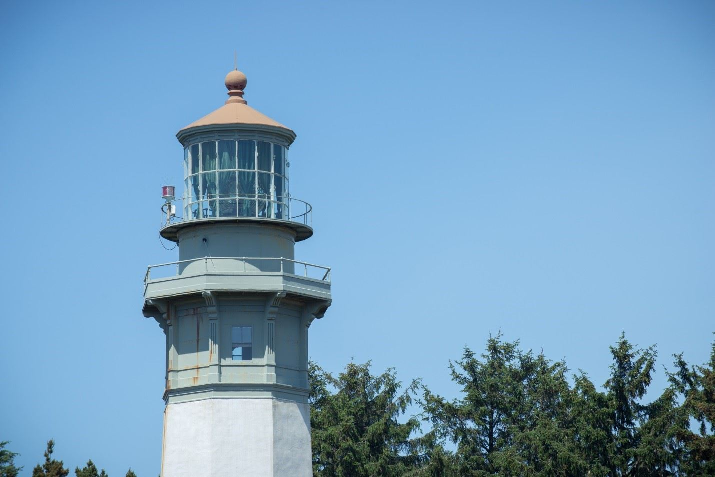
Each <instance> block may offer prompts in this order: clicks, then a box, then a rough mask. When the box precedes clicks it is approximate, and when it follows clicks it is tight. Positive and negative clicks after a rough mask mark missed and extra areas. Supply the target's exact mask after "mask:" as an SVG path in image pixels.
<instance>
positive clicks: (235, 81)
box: [224, 70, 248, 91]
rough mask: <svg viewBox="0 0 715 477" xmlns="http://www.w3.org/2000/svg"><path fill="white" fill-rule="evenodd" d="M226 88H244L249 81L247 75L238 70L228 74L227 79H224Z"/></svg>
mask: <svg viewBox="0 0 715 477" xmlns="http://www.w3.org/2000/svg"><path fill="white" fill-rule="evenodd" d="M224 83H225V84H226V88H227V89H228V90H229V91H231V90H243V89H244V88H245V87H246V84H247V83H248V80H247V79H246V75H244V74H243V73H242V72H240V71H238V70H233V71H231V72H230V73H229V74H227V75H226V80H225V81H224Z"/></svg>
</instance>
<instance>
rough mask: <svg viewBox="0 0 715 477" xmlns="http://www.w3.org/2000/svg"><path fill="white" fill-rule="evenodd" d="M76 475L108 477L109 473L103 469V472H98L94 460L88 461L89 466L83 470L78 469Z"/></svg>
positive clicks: (80, 476) (81, 476)
mask: <svg viewBox="0 0 715 477" xmlns="http://www.w3.org/2000/svg"><path fill="white" fill-rule="evenodd" d="M74 473H75V475H76V476H77V477H108V476H107V473H106V472H104V469H102V471H101V472H99V471H97V466H96V465H94V462H92V459H90V460H88V461H87V465H85V466H84V467H83V468H81V469H80V468H79V467H76V468H75V469H74Z"/></svg>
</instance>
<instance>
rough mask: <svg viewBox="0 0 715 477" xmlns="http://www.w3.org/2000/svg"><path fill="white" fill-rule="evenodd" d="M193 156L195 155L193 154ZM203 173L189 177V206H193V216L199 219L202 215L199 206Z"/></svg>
mask: <svg viewBox="0 0 715 477" xmlns="http://www.w3.org/2000/svg"><path fill="white" fill-rule="evenodd" d="M192 157H193V156H192ZM200 178H201V175H200V174H193V175H192V176H191V177H190V178H189V179H190V181H191V202H190V205H189V207H190V208H191V217H192V218H194V219H198V218H199V217H201V213H200V212H201V211H200V208H199V202H198V201H199V199H201V187H200V186H201V180H200Z"/></svg>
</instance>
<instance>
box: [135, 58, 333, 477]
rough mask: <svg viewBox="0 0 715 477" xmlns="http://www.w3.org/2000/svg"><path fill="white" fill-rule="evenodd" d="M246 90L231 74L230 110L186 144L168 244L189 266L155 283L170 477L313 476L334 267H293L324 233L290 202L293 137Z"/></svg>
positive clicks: (184, 137)
mask: <svg viewBox="0 0 715 477" xmlns="http://www.w3.org/2000/svg"><path fill="white" fill-rule="evenodd" d="M246 82H247V81H246V77H245V75H243V73H241V72H239V71H232V72H230V73H229V74H228V75H227V76H226V87H227V88H228V90H229V93H228V94H229V99H228V101H226V104H225V105H224V106H222V107H221V108H219V109H218V110H216V111H214V112H213V113H211V114H209V115H207V116H205V117H204V118H202V119H200V120H198V121H196V122H194V123H192V124H190V125H189V126H187V127H186V128H184V129H182V130H181V131H179V133H178V134H177V138H178V140H179V142H180V143H181V144H182V146H183V147H184V161H183V162H184V179H185V180H184V194H183V196H182V198H181V199H182V200H181V205H179V204H178V203H177V204H174V202H173V201H172V199H173V198H172V197H168V198H167V203H166V204H165V206H164V208H163V210H164V211H165V212H166V216H165V219H164V226H163V227H162V229H161V231H160V234H161V236H162V237H164V238H165V239H168V240H171V241H174V242H176V243H177V244H178V247H179V260H178V261H177V262H173V263H168V264H161V265H155V266H151V267H149V269H148V270H147V274H146V277H145V284H144V307H143V313H144V316H146V317H152V318H154V319H156V321H157V322H158V323H159V325H160V326H161V328H162V330H163V331H164V333H165V335H166V389H165V392H164V400H165V402H166V408H165V411H164V436H163V449H162V471H161V472H162V476H163V477H177V476H192V477H193V476H197V475H202V476H225V475H231V476H233V475H250V476H263V475H265V476H289V475H290V476H309V475H311V474H312V470H311V452H310V418H309V416H310V412H309V407H308V390H309V386H308V373H307V368H308V328H309V327H310V324H311V323H312V322H313V320H314V319H315V318H321V317H322V316H323V314H324V313H325V311H326V310H327V308H328V307H329V306H330V301H331V296H330V269H329V268H327V267H321V266H317V265H312V264H308V263H305V262H300V261H296V260H295V255H294V248H295V243H296V242H297V241H301V240H305V239H307V238H309V237H310V236H311V235H312V234H313V230H312V227H311V214H312V209H311V207H310V205H309V204H307V203H305V202H303V201H299V200H297V199H294V198H293V197H292V196H291V195H290V193H289V190H290V188H289V183H288V170H289V168H288V166H289V163H288V161H287V154H286V152H287V150H288V148H289V147H290V145H291V144H292V142H293V140H294V139H295V133H293V131H291V130H290V129H288V128H287V127H285V126H283V125H281V124H280V123H277V122H276V121H274V120H272V119H270V118H268V117H267V116H264V115H263V114H261V113H259V112H258V111H256V110H254V109H253V108H251V107H249V106H248V105H247V104H246V101H245V100H244V99H243V90H244V88H245V86H246ZM177 162H178V161H177ZM177 166H178V165H177ZM177 202H178V201H177Z"/></svg>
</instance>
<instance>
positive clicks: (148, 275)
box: [144, 256, 331, 284]
mask: <svg viewBox="0 0 715 477" xmlns="http://www.w3.org/2000/svg"><path fill="white" fill-rule="evenodd" d="M201 260H204V261H208V260H240V261H243V262H246V261H248V260H273V261H280V262H281V263H283V262H292V263H294V264H298V265H303V266H304V267H305V276H306V277H307V273H308V268H307V267H312V268H317V269H320V270H325V274H324V275H323V278H321V279H320V280H321V281H330V270H331V268H330V267H326V266H323V265H316V264H314V263H310V262H303V261H300V260H295V259H292V258H285V257H211V256H206V257H197V258H189V259H186V260H176V261H173V262H166V263H158V264H155V265H149V266H148V267H147V269H146V274H145V275H144V283H145V284H146V283H147V282H148V281H149V280H151V270H152V269H154V268H159V267H168V266H171V265H177V266H178V265H181V264H182V263H190V262H198V261H201ZM281 271H283V267H282V265H281ZM244 272H245V270H244ZM262 273H267V272H262ZM283 273H284V272H283ZM292 275H295V274H292ZM316 280H317V279H316Z"/></svg>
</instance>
